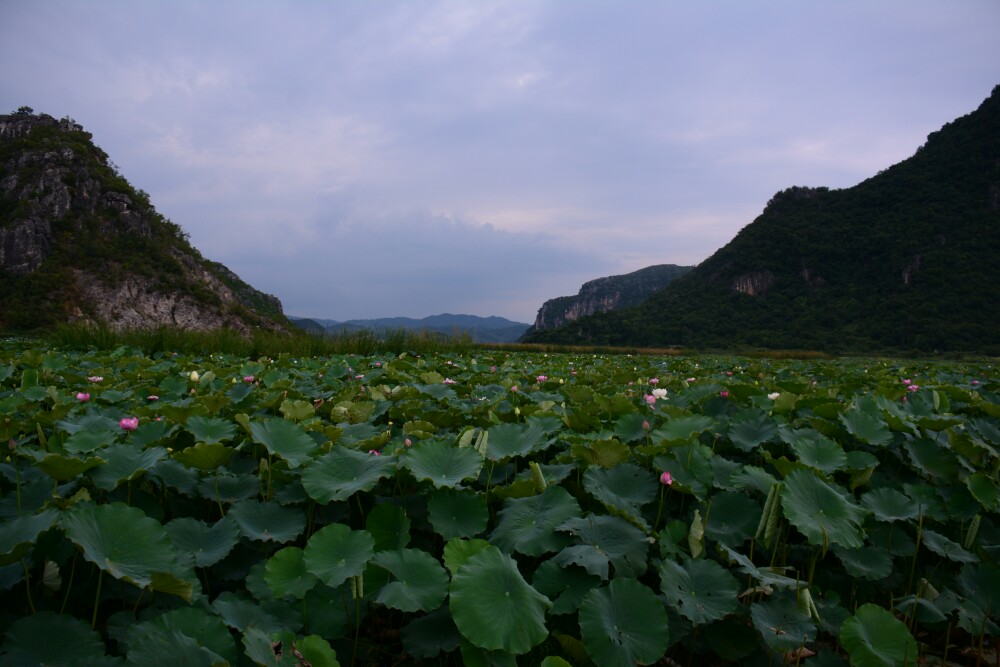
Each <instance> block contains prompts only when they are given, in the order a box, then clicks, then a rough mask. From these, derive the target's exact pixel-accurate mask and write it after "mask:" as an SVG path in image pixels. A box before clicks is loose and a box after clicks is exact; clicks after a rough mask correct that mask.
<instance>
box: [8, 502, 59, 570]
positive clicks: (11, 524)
mask: <svg viewBox="0 0 1000 667" xmlns="http://www.w3.org/2000/svg"><path fill="white" fill-rule="evenodd" d="M58 516H59V513H58V512H56V511H55V510H45V511H43V512H41V513H40V514H26V515H24V516H19V517H17V518H14V519H11V520H9V521H5V522H3V523H0V565H9V564H10V563H13V562H16V561H17V560H18V559H19V558H20V557H21V554H19V553H15V550H17V551H23V550H24V548H26V547H27V546H28V545H29V544H31V543H33V542H35V541H36V540H37V539H38V535H39V534H40V533H42V532H44V531H46V530H48V529H49V528H51V527H52V526H53V525H54V524H55V522H56V518H57V517H58ZM19 546H20V547H22V549H17V548H18V547H19Z"/></svg>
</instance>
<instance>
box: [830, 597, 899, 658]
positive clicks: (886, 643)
mask: <svg viewBox="0 0 1000 667" xmlns="http://www.w3.org/2000/svg"><path fill="white" fill-rule="evenodd" d="M840 643H841V644H843V646H844V648H845V649H847V653H848V654H849V655H850V656H851V664H852V665H857V666H858V667H895V666H896V665H903V664H906V663H914V664H915V663H916V662H917V642H916V640H914V639H913V635H911V634H910V631H909V630H907V629H906V625H904V624H903V623H902V621H900V620H899V619H897V618H896V617H895V616H894V615H893V614H892V612H890V611H889V610H887V609H883V608H882V607H879V606H877V605H874V604H865V605H861V606H860V607H858V610H857V611H856V612H855V614H854V615H853V616H851V617H850V618H848V619H847V620H846V621H844V624H843V625H842V626H841V627H840Z"/></svg>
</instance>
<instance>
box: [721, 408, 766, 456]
mask: <svg viewBox="0 0 1000 667" xmlns="http://www.w3.org/2000/svg"><path fill="white" fill-rule="evenodd" d="M777 434H778V427H777V426H776V425H775V423H774V420H772V419H770V418H769V417H768V416H767V415H766V414H764V413H763V412H761V413H758V414H757V415H755V416H747V417H745V418H744V419H741V420H740V421H736V422H733V423H732V424H730V426H729V439H730V440H731V441H732V442H733V444H734V445H736V446H737V447H738V448H739V449H741V450H742V451H744V452H751V451H753V450H754V449H756V448H757V447H758V446H759V445H761V444H763V443H765V442H770V441H771V440H773V439H774V436H776V435H777Z"/></svg>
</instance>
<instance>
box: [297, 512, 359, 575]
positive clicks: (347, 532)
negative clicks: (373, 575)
mask: <svg viewBox="0 0 1000 667" xmlns="http://www.w3.org/2000/svg"><path fill="white" fill-rule="evenodd" d="M374 554H375V539H374V538H373V537H372V536H371V534H370V533H369V532H368V531H367V530H351V529H350V528H349V527H347V526H345V525H344V524H342V523H332V524H330V525H329V526H324V527H323V528H321V529H320V530H318V531H316V532H315V533H313V536H312V537H310V538H309V542H308V544H306V548H305V549H304V552H303V555H304V559H305V564H306V570H307V571H309V572H310V573H311V574H313V575H314V576H316V577H318V578H319V580H320V581H322V582H323V583H325V584H326V585H327V586H330V587H333V588H336V587H337V586H339V585H340V584H342V583H344V582H345V581H347V579H348V578H350V577H356V576H358V575H359V574H361V573H363V572H364V570H365V565H366V564H367V563H368V561H370V560H371V559H372V556H373V555H374Z"/></svg>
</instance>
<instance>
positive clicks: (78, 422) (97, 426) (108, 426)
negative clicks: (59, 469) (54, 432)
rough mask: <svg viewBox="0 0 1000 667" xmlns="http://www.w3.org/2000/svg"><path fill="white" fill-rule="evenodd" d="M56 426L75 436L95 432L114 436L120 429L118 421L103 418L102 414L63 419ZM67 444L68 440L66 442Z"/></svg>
mask: <svg viewBox="0 0 1000 667" xmlns="http://www.w3.org/2000/svg"><path fill="white" fill-rule="evenodd" d="M56 426H57V427H58V428H59V429H60V430H62V431H65V432H66V433H69V434H71V435H72V434H75V433H81V432H83V431H96V432H103V431H107V432H109V433H110V434H111V435H116V434H117V433H118V432H119V430H120V428H119V426H118V420H117V419H112V418H111V417H105V416H104V415H102V414H96V413H92V414H87V415H84V416H83V417H77V418H75V419H72V420H70V419H63V420H60V421H57V422H56ZM67 442H68V440H67Z"/></svg>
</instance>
